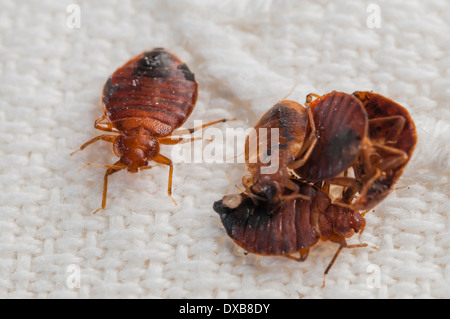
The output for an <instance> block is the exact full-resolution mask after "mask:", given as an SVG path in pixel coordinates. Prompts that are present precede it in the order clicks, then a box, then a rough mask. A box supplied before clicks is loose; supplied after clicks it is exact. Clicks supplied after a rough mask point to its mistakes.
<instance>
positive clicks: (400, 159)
mask: <svg viewBox="0 0 450 319" xmlns="http://www.w3.org/2000/svg"><path fill="white" fill-rule="evenodd" d="M374 147H376V148H378V149H381V150H383V151H384V152H386V153H390V154H392V155H393V156H391V157H392V158H391V159H389V160H386V159H385V160H384V161H383V162H382V163H381V164H380V167H379V169H380V170H381V171H383V172H384V171H387V170H389V169H394V168H396V167H399V166H400V165H402V164H403V163H405V162H406V161H407V160H408V154H406V153H405V152H404V151H402V150H400V149H398V148H394V147H390V146H386V145H378V144H374Z"/></svg>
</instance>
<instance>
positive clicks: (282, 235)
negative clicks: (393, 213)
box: [213, 180, 368, 285]
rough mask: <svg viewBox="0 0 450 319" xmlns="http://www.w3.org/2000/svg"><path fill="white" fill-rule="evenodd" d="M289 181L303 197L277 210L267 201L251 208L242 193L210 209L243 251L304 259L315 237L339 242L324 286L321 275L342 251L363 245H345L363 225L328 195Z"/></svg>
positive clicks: (301, 183) (249, 201) (356, 217)
mask: <svg viewBox="0 0 450 319" xmlns="http://www.w3.org/2000/svg"><path fill="white" fill-rule="evenodd" d="M293 182H294V183H296V184H297V185H298V187H299V190H300V192H301V194H303V195H305V196H306V197H307V199H305V198H292V199H290V200H287V201H284V202H283V203H282V205H281V207H280V209H279V210H278V211H276V212H273V211H272V207H271V206H270V205H268V204H267V203H266V202H260V203H256V204H255V202H254V201H253V200H252V198H251V197H249V196H248V195H247V194H245V193H241V194H234V195H227V196H224V197H223V198H222V199H221V200H219V201H216V202H215V203H214V205H213V209H214V210H215V211H216V212H217V213H218V214H219V216H220V219H221V222H222V224H223V226H224V228H225V230H226V232H227V234H228V236H229V237H230V238H231V239H232V240H233V241H234V242H235V243H236V244H237V245H238V246H240V247H242V248H243V249H244V250H245V251H246V252H250V253H254V254H258V255H263V256H285V257H288V258H290V259H294V260H297V261H304V260H306V258H307V257H308V253H309V251H310V249H311V247H313V246H314V245H315V244H316V243H317V242H318V241H319V239H321V240H324V241H326V240H329V241H332V242H335V243H338V244H339V248H338V250H337V251H336V253H335V254H334V256H333V258H332V260H331V262H330V263H329V265H328V267H327V268H326V269H325V271H324V282H323V284H324V285H325V276H326V275H327V274H328V272H329V270H330V269H331V267H332V265H333V264H334V262H335V260H336V258H337V257H338V255H339V253H340V252H341V250H342V249H343V248H356V247H367V246H368V245H367V244H366V243H361V244H355V245H348V244H347V242H346V238H349V237H351V236H353V234H355V233H358V232H360V233H361V232H362V231H363V230H364V227H365V225H366V221H365V219H364V217H363V215H362V214H360V213H359V212H358V211H356V210H352V209H350V208H347V207H342V206H338V205H335V204H333V203H332V202H331V199H330V197H329V195H328V194H327V193H325V192H323V191H321V190H320V189H318V188H316V187H315V186H312V185H310V184H308V183H305V182H301V181H297V180H293ZM286 191H288V190H286ZM295 254H298V255H299V257H296V256H295Z"/></svg>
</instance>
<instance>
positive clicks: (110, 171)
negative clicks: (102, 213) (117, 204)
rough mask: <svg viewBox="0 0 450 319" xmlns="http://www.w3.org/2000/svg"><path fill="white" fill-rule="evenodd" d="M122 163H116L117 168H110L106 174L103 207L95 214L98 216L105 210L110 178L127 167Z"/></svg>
mask: <svg viewBox="0 0 450 319" xmlns="http://www.w3.org/2000/svg"><path fill="white" fill-rule="evenodd" d="M122 165H123V164H122V163H120V161H117V162H116V163H114V166H116V167H117V168H108V169H107V170H106V173H105V177H104V182H103V197H102V207H100V208H98V209H96V210H95V211H94V212H93V214H96V213H97V212H98V211H99V210H102V209H104V208H105V206H106V193H107V191H108V176H109V175H112V174H114V173H116V172H118V171H120V170H122V169H124V168H125V166H124V165H123V166H122Z"/></svg>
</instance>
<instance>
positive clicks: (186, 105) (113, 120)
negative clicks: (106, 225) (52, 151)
mask: <svg viewBox="0 0 450 319" xmlns="http://www.w3.org/2000/svg"><path fill="white" fill-rule="evenodd" d="M197 92H198V86H197V82H196V81H195V76H194V74H193V73H192V72H191V71H190V70H189V68H188V67H187V65H186V64H185V63H183V62H182V61H180V59H178V58H177V57H176V56H175V55H173V54H171V53H169V52H167V51H166V50H164V49H162V48H155V49H153V50H151V51H147V52H143V53H141V54H139V55H138V56H136V57H134V58H133V59H131V60H129V61H128V62H127V63H125V65H123V66H122V67H120V68H118V69H117V70H116V71H115V72H114V73H113V75H112V76H110V77H109V78H108V80H107V81H106V84H105V86H104V88H103V96H102V107H103V113H104V114H103V115H102V116H101V117H100V118H98V119H97V120H96V121H95V124H94V127H95V128H96V129H99V130H102V131H106V132H110V133H115V134H103V135H100V136H97V137H95V138H93V139H91V140H90V141H88V142H86V143H84V144H83V145H82V146H81V147H80V149H79V150H83V149H84V148H86V147H87V146H88V145H90V144H92V143H94V142H96V141H99V140H102V141H106V142H110V143H112V144H113V152H114V154H115V155H116V156H118V157H120V159H119V160H118V161H117V162H116V163H114V164H113V165H99V164H97V166H103V167H106V168H107V170H106V173H105V176H104V186H103V197H102V206H101V208H99V209H97V210H96V211H95V212H94V213H96V212H97V211H99V210H100V209H103V208H105V205H106V193H107V185H108V176H110V175H111V174H114V173H116V172H118V171H120V170H122V169H127V170H128V171H129V172H132V173H136V172H138V171H139V170H143V169H149V168H151V166H149V164H148V163H149V161H154V162H156V163H160V164H164V165H168V166H169V168H170V169H169V183H168V191H167V192H168V194H169V196H170V197H171V198H172V196H171V194H172V174H173V165H172V161H171V160H170V159H169V158H167V157H165V156H164V155H162V154H160V152H159V150H160V145H161V144H169V145H173V144H177V143H180V142H186V141H192V140H194V139H193V138H191V139H186V138H183V137H182V136H180V135H183V134H185V132H186V130H182V131H183V133H182V134H179V132H174V130H175V129H176V128H178V127H180V126H181V125H182V124H183V123H184V122H185V121H186V119H187V118H188V117H189V115H190V114H191V113H192V110H193V109H194V105H195V103H196V100H197ZM225 121H226V120H225V119H223V120H219V121H215V122H211V123H208V124H204V125H202V126H201V127H197V128H192V129H190V130H188V132H189V133H193V132H194V131H195V130H198V129H201V128H203V127H206V126H209V125H213V124H216V123H220V122H225ZM177 135H178V136H177ZM79 150H77V151H79ZM75 152H76V151H75ZM75 152H73V153H72V154H74V153H75ZM72 154H71V155H72ZM88 165H96V164H91V163H88ZM172 200H173V198H172ZM174 202H175V201H174Z"/></svg>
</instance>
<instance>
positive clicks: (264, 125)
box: [242, 100, 317, 206]
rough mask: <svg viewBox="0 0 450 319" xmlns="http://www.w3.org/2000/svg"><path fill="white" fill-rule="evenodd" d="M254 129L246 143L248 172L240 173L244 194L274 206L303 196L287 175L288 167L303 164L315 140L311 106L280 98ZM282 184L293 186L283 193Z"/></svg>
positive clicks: (288, 174)
mask: <svg viewBox="0 0 450 319" xmlns="http://www.w3.org/2000/svg"><path fill="white" fill-rule="evenodd" d="M254 129H255V130H254V133H255V134H253V135H252V134H250V135H249V136H248V137H247V139H246V143H245V160H246V164H247V169H248V171H249V174H248V175H246V176H244V177H243V179H242V184H243V185H244V187H245V189H246V191H247V194H249V196H250V197H251V198H252V199H253V200H255V201H258V200H259V201H266V202H268V203H270V204H271V205H273V206H277V205H278V204H279V203H280V202H281V201H282V200H288V199H289V198H292V197H293V196H299V197H302V196H303V197H304V195H302V194H301V193H300V189H299V186H298V185H297V184H296V183H294V182H293V181H292V180H291V179H290V173H289V169H293V168H298V167H300V166H302V165H303V164H304V163H305V161H306V160H307V159H308V157H309V156H310V154H311V152H312V150H313V149H314V146H315V144H316V141H317V138H316V136H315V134H314V132H315V127H314V120H313V115H312V113H311V110H309V109H308V108H304V107H303V106H302V105H300V104H299V103H297V102H294V101H289V100H282V101H279V102H278V103H276V104H275V105H274V106H273V107H272V108H270V109H269V110H268V111H267V112H266V113H265V114H264V115H263V116H262V117H261V119H260V120H259V121H258V122H257V123H256V125H255V126H254ZM263 131H264V132H265V133H266V135H265V136H264V138H263V135H264V134H262V132H263ZM273 133H276V136H274V135H273ZM264 144H265V145H264ZM252 146H253V147H252ZM264 150H266V153H265V154H263V153H264ZM269 166H272V167H269ZM269 168H270V169H269ZM285 188H288V189H290V190H292V193H291V194H290V195H289V196H287V195H283V193H284V189H285Z"/></svg>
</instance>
